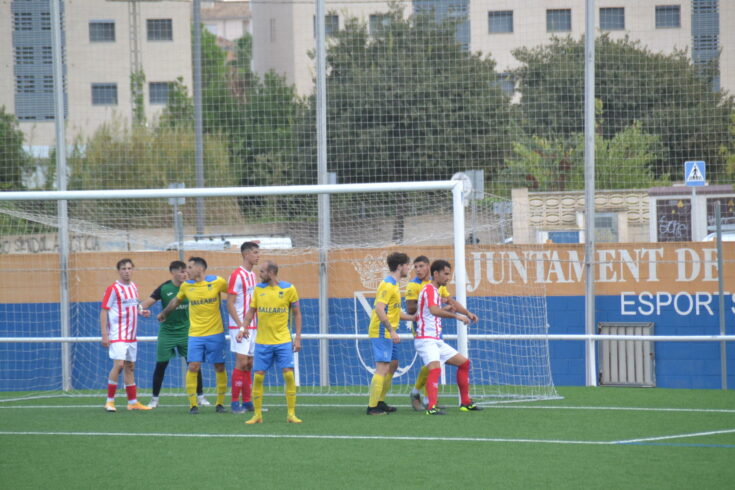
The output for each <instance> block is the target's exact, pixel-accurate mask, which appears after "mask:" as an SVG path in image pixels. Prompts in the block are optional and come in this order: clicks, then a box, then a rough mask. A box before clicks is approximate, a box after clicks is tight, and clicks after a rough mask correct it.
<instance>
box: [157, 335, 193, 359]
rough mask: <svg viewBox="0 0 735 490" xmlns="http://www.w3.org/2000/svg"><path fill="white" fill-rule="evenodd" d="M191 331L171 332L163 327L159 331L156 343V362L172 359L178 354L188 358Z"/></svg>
mask: <svg viewBox="0 0 735 490" xmlns="http://www.w3.org/2000/svg"><path fill="white" fill-rule="evenodd" d="M188 342H189V332H188V331H186V330H184V331H182V332H170V331H166V330H163V329H161V330H160V331H159V332H158V344H157V345H156V362H166V361H170V360H171V359H173V358H174V357H176V356H177V355H178V356H179V357H183V358H184V359H186V356H187V354H188V351H187V348H186V346H187V344H188Z"/></svg>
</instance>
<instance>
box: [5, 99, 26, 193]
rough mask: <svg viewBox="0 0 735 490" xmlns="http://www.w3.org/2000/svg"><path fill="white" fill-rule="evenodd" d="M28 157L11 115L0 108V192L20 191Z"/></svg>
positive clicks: (15, 121)
mask: <svg viewBox="0 0 735 490" xmlns="http://www.w3.org/2000/svg"><path fill="white" fill-rule="evenodd" d="M29 164H30V157H29V156H28V154H27V153H26V152H25V151H24V150H23V132H22V131H21V130H20V128H19V127H18V121H17V120H16V119H15V116H14V115H13V114H10V113H7V112H5V106H2V107H0V191H2V190H21V189H22V186H23V184H22V177H23V170H24V169H26V168H27V166H28V165H29Z"/></svg>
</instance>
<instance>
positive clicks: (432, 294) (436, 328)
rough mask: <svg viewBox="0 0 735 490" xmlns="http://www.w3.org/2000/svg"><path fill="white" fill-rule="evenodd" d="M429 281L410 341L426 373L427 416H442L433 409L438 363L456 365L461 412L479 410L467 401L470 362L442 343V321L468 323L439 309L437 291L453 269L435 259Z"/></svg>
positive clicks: (437, 383)
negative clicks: (451, 320)
mask: <svg viewBox="0 0 735 490" xmlns="http://www.w3.org/2000/svg"><path fill="white" fill-rule="evenodd" d="M430 271H431V282H430V283H428V284H427V285H426V286H424V288H423V289H422V290H421V294H420V295H419V303H418V315H417V317H416V332H415V337H414V341H413V345H414V347H416V352H418V353H419V355H420V356H421V360H422V361H423V363H424V365H425V366H426V367H427V368H428V370H429V376H428V380H427V382H426V391H427V393H428V396H429V403H428V406H427V407H426V414H427V415H444V412H443V411H441V410H439V409H438V408H437V406H436V402H437V396H438V390H439V386H438V385H439V376H440V374H441V363H442V362H445V363H447V364H451V365H452V366H457V368H458V369H457V387H459V396H460V406H459V410H460V411H461V412H471V411H477V410H482V408H481V407H479V406H477V405H475V404H474V403H473V402H472V399H471V398H470V360H469V359H467V358H466V357H465V356H463V355H462V354H460V353H459V352H457V350H456V349H454V347H452V346H450V345H449V344H446V343H444V341H443V340H442V320H441V319H442V318H454V319H456V320H459V321H461V322H462V323H464V324H465V325H466V324H468V323H470V319H469V317H468V316H466V315H464V314H462V313H456V312H453V311H448V310H445V309H443V308H442V307H441V296H440V294H439V288H440V287H441V286H446V285H447V283H448V282H449V279H450V278H451V277H452V266H451V265H450V264H449V262H447V261H446V260H435V261H434V262H432V264H431V269H430Z"/></svg>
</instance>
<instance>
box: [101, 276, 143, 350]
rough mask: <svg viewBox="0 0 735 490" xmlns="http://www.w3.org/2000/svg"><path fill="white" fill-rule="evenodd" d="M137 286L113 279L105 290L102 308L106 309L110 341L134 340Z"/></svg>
mask: <svg viewBox="0 0 735 490" xmlns="http://www.w3.org/2000/svg"><path fill="white" fill-rule="evenodd" d="M139 304H140V301H139V299H138V287H137V286H136V285H135V283H133V282H131V283H130V284H123V283H121V282H120V281H115V282H114V283H113V284H112V285H110V286H108V288H107V289H106V290H105V297H104V298H103V299H102V309H104V310H107V332H108V335H109V338H110V342H135V341H136V339H137V336H136V335H137V331H138V305H139Z"/></svg>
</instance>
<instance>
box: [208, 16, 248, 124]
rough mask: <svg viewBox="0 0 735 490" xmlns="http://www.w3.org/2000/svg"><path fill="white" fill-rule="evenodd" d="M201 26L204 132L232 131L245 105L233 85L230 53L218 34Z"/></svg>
mask: <svg viewBox="0 0 735 490" xmlns="http://www.w3.org/2000/svg"><path fill="white" fill-rule="evenodd" d="M201 29H202V122H203V125H204V132H205V133H217V134H227V135H231V134H233V133H236V132H237V131H238V129H237V128H238V124H239V122H240V118H239V113H240V110H241V109H242V107H241V106H242V104H241V101H240V100H238V99H237V98H236V97H235V95H234V92H233V90H232V89H231V79H232V77H231V70H230V68H229V67H228V65H227V53H226V52H225V51H224V50H223V49H222V48H220V47H219V46H217V36H215V35H214V34H212V33H211V32H209V31H208V30H207V29H205V28H203V27H202V28H201Z"/></svg>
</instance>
